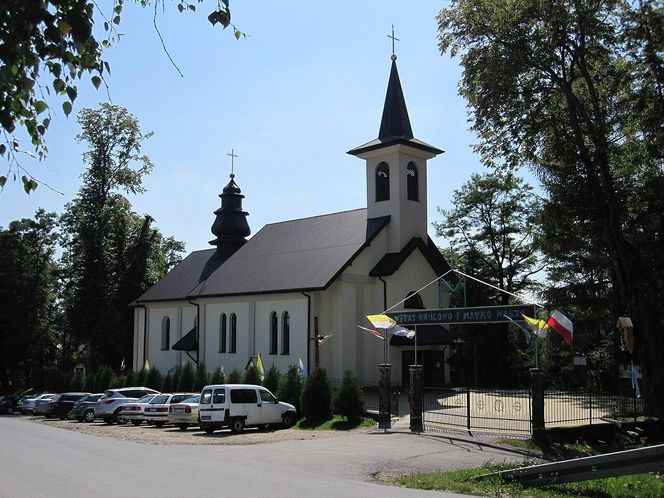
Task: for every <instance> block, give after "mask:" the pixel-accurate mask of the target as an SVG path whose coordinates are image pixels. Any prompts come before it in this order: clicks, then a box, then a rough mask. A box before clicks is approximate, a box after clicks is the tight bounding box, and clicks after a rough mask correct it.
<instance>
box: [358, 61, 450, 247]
mask: <svg viewBox="0 0 664 498" xmlns="http://www.w3.org/2000/svg"><path fill="white" fill-rule="evenodd" d="M396 59H397V56H396V55H395V54H394V53H393V54H392V68H391V70H390V79H389V82H388V84H387V93H386V95H385V105H384V106H383V117H382V120H381V123H380V130H379V132H378V138H377V139H375V140H372V141H371V142H368V143H366V144H364V145H360V146H359V147H356V148H354V149H352V150H349V151H348V154H351V155H354V156H357V157H359V158H361V159H364V160H365V161H366V174H367V217H368V218H369V219H371V218H377V217H380V216H390V223H389V225H388V226H387V236H388V251H389V252H399V251H401V249H403V247H404V246H405V245H406V244H407V243H408V242H409V241H410V240H411V239H412V238H413V237H419V238H421V239H422V240H423V241H425V242H426V241H427V240H428V239H427V238H428V231H427V230H428V219H427V161H428V160H429V159H431V158H433V157H436V156H437V155H438V154H442V153H443V151H442V150H440V149H437V148H436V147H433V146H432V145H429V144H427V143H425V142H422V141H421V140H418V139H416V138H414V137H413V130H412V129H411V127H410V120H409V119H408V110H407V109H406V101H405V99H404V96H403V91H402V89H401V82H400V81H399V73H398V71H397V63H396Z"/></svg>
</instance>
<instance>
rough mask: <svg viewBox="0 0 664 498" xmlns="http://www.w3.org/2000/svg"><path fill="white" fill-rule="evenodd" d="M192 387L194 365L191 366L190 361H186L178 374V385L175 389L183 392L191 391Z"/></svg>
mask: <svg viewBox="0 0 664 498" xmlns="http://www.w3.org/2000/svg"><path fill="white" fill-rule="evenodd" d="M193 389H194V367H192V366H191V363H189V362H187V363H185V364H184V366H183V367H182V373H181V374H180V379H179V380H178V386H177V388H176V391H177V392H181V393H185V392H190V391H193Z"/></svg>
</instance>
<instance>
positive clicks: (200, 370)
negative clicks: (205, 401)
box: [194, 362, 208, 392]
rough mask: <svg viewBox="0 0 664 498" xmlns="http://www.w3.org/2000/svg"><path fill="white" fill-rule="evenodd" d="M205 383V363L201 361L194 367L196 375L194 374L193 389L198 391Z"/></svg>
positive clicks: (206, 374)
mask: <svg viewBox="0 0 664 498" xmlns="http://www.w3.org/2000/svg"><path fill="white" fill-rule="evenodd" d="M207 385H208V373H207V369H206V368H205V363H203V362H201V363H199V364H198V367H196V375H194V391H195V392H200V391H201V390H202V389H203V388H204V387H205V386H207Z"/></svg>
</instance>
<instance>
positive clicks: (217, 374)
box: [210, 367, 226, 384]
mask: <svg viewBox="0 0 664 498" xmlns="http://www.w3.org/2000/svg"><path fill="white" fill-rule="evenodd" d="M225 383H226V374H224V372H223V370H222V369H221V367H217V368H215V369H214V372H212V376H211V377H210V384H225Z"/></svg>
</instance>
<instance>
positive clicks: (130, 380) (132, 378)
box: [124, 370, 136, 387]
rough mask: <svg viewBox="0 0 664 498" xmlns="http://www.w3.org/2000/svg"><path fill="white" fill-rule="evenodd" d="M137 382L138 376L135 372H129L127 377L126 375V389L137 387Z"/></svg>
mask: <svg viewBox="0 0 664 498" xmlns="http://www.w3.org/2000/svg"><path fill="white" fill-rule="evenodd" d="M135 382H136V374H135V373H134V371H133V370H129V371H128V372H127V375H125V383H124V387H132V386H134V385H136V384H135Z"/></svg>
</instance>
